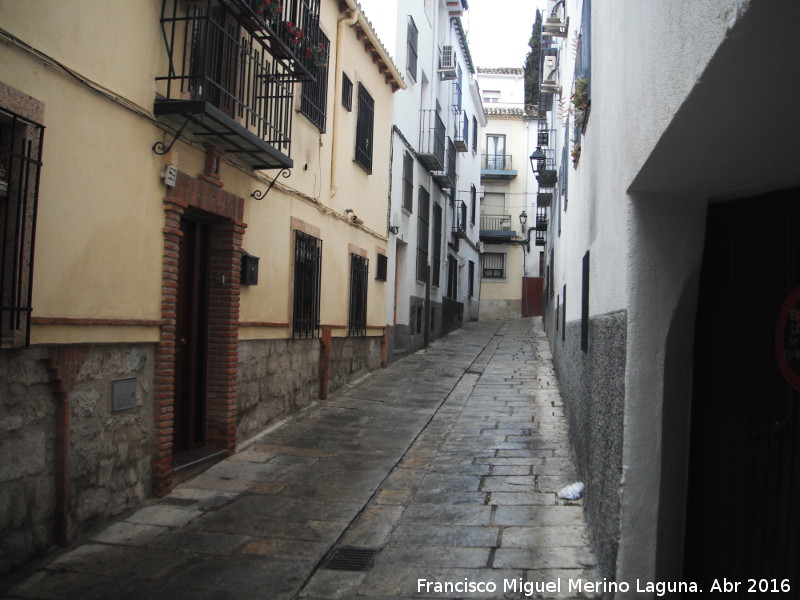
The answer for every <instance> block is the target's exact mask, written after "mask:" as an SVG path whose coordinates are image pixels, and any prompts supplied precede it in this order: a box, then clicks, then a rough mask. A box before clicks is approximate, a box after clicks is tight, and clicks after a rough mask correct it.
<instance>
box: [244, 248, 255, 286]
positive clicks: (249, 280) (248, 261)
mask: <svg viewBox="0 0 800 600" xmlns="http://www.w3.org/2000/svg"><path fill="white" fill-rule="evenodd" d="M258 260H259V259H258V257H257V256H253V255H252V254H248V253H247V252H243V253H242V285H256V284H257V283H258Z"/></svg>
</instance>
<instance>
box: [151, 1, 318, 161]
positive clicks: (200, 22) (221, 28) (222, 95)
mask: <svg viewBox="0 0 800 600" xmlns="http://www.w3.org/2000/svg"><path fill="white" fill-rule="evenodd" d="M264 6H266V3H264V2H262V1H261V0H194V1H191V2H186V1H184V0H162V7H161V32H162V37H163V40H164V43H165V46H166V51H167V65H166V69H165V70H166V72H165V74H164V75H161V76H159V77H156V82H157V97H156V101H155V106H154V112H155V114H156V115H158V116H161V117H163V118H165V119H166V120H168V121H170V122H171V123H172V124H173V125H174V126H175V127H176V129H177V134H176V137H177V136H178V135H180V134H181V133H182V132H183V131H184V130H188V131H190V132H192V133H193V134H194V135H195V136H196V137H197V139H199V140H202V141H205V142H208V143H210V144H213V145H215V146H217V147H219V148H221V149H222V150H224V151H225V152H226V153H227V154H229V155H234V156H236V157H238V158H239V159H241V160H242V161H244V162H245V163H247V164H248V165H249V166H250V167H251V168H253V169H273V168H281V169H282V168H288V167H291V166H292V160H291V158H289V154H290V150H291V127H292V114H293V112H294V111H293V95H294V82H295V81H298V80H308V79H313V77H314V76H315V74H316V73H317V72H318V69H317V67H316V66H315V65H318V64H323V63H322V61H325V60H327V57H326V56H322V55H321V54H320V52H321V50H322V49H321V48H320V46H319V43H320V42H321V41H322V40H323V38H322V37H321V35H320V31H319V0H286V1H285V2H283V3H282V4H280V5H279V4H278V3H275V6H280V10H279V11H275V12H274V14H272V13H269V14H267V13H264V12H263V10H264ZM259 10H261V11H262V12H261V13H259V12H258V11H259ZM323 70H324V68H323ZM170 145H171V144H170ZM167 149H168V147H167V148H165V149H158V148H157V149H156V151H162V152H163V151H166V150H167Z"/></svg>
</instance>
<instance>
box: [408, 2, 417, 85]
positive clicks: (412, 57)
mask: <svg viewBox="0 0 800 600" xmlns="http://www.w3.org/2000/svg"><path fill="white" fill-rule="evenodd" d="M417 39H418V31H417V26H416V24H415V23H414V19H412V18H411V15H409V17H408V39H407V41H406V43H407V47H408V74H409V75H410V76H411V79H412V80H414V81H416V80H417Z"/></svg>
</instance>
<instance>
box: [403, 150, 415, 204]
mask: <svg viewBox="0 0 800 600" xmlns="http://www.w3.org/2000/svg"><path fill="white" fill-rule="evenodd" d="M403 208H404V209H405V210H407V211H408V212H409V213H411V212H414V157H413V156H411V154H409V153H408V152H406V153H405V154H403Z"/></svg>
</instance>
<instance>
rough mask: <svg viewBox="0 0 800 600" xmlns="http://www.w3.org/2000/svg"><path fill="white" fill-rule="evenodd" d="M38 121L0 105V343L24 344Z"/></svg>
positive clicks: (30, 274)
mask: <svg viewBox="0 0 800 600" xmlns="http://www.w3.org/2000/svg"><path fill="white" fill-rule="evenodd" d="M43 135H44V127H43V126H42V125H39V124H38V123H35V122H33V121H31V120H29V119H27V118H25V117H23V116H21V115H18V114H16V113H13V112H11V111H8V110H5V109H3V108H2V107H0V347H2V348H16V347H23V346H27V345H29V344H30V317H31V293H32V288H31V285H32V279H33V250H34V237H35V233H36V211H37V205H38V201H39V168H40V167H41V165H42V140H43Z"/></svg>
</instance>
